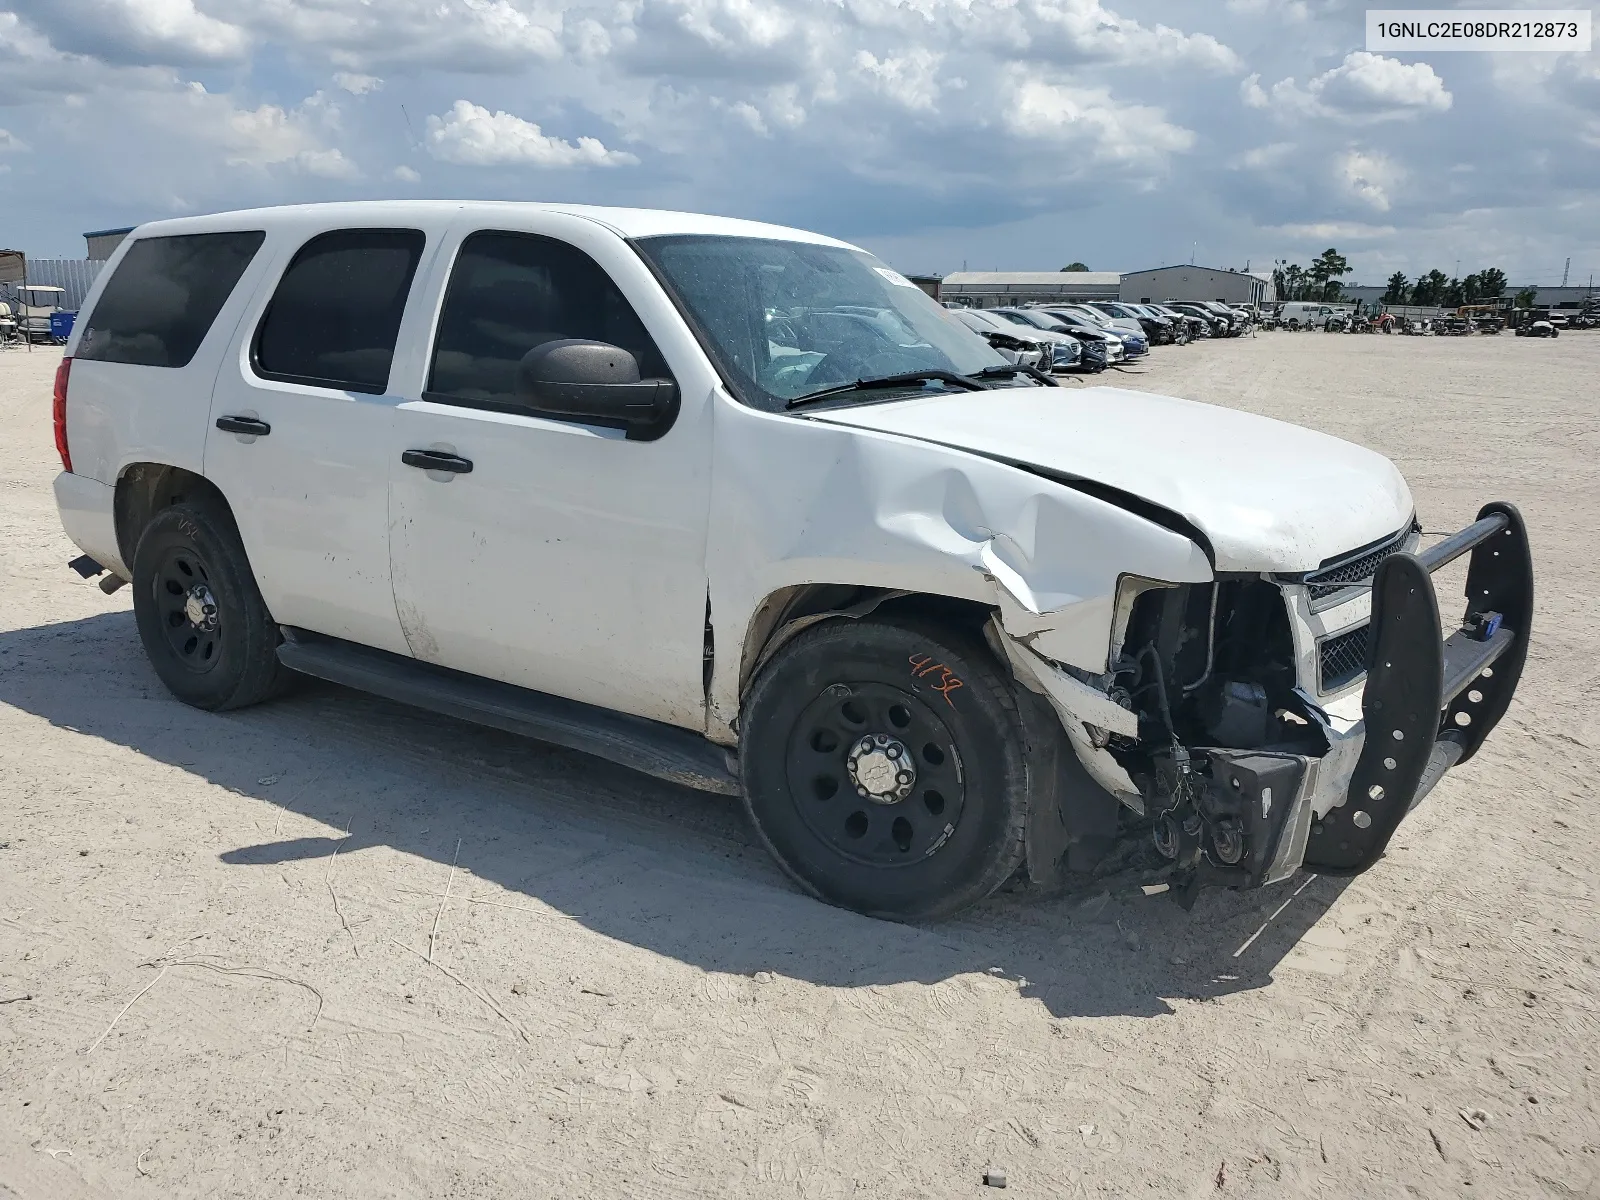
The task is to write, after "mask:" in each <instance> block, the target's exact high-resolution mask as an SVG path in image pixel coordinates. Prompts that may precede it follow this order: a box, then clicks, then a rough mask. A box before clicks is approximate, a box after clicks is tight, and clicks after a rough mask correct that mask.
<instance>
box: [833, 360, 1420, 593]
mask: <svg viewBox="0 0 1600 1200" xmlns="http://www.w3.org/2000/svg"><path fill="white" fill-rule="evenodd" d="M806 415H807V416H809V417H811V418H813V419H815V420H819V421H827V422H829V423H832V424H837V425H850V426H854V427H856V428H859V429H874V430H878V431H880V432H883V433H892V434H899V435H902V436H905V437H912V438H918V439H921V440H924V441H929V442H936V443H939V444H940V445H945V446H950V447H953V448H956V449H961V450H968V451H971V452H972V453H975V454H981V455H984V456H985V457H988V458H995V459H1001V460H1004V461H1007V462H1014V463H1019V464H1024V465H1027V466H1033V467H1037V468H1039V469H1041V470H1044V471H1050V472H1054V473H1056V474H1059V475H1063V476H1072V477H1074V478H1078V479H1085V480H1092V481H1094V482H1096V483H1100V484H1105V485H1107V486H1109V487H1114V488H1117V489H1119V490H1121V491H1124V492H1128V493H1131V494H1133V495H1135V496H1138V497H1140V498H1141V499H1144V500H1147V501H1149V502H1150V503H1152V504H1158V505H1160V506H1161V507H1163V508H1167V509H1170V510H1171V511H1173V512H1175V513H1178V514H1179V515H1181V516H1182V517H1184V518H1185V519H1186V520H1188V521H1189V522H1190V523H1191V524H1193V525H1194V526H1196V527H1197V528H1198V529H1200V530H1201V531H1202V532H1203V533H1204V534H1205V535H1206V537H1207V538H1208V539H1209V540H1210V542H1211V546H1212V550H1213V551H1214V553H1215V555H1216V567H1217V570H1219V571H1274V572H1279V571H1281V572H1294V571H1310V570H1315V569H1316V568H1317V567H1318V566H1320V565H1321V564H1322V563H1323V562H1324V561H1326V560H1327V559H1329V558H1332V557H1335V556H1337V555H1340V554H1343V553H1345V552H1347V551H1350V550H1354V549H1356V548H1357V547H1360V546H1364V545H1367V544H1368V543H1370V542H1374V541H1377V540H1378V539H1380V538H1382V537H1384V536H1385V535H1387V534H1391V533H1394V532H1395V531H1397V530H1399V529H1401V528H1402V527H1403V526H1405V525H1406V523H1407V522H1409V521H1410V520H1411V517H1412V512H1413V506H1412V501H1411V492H1410V489H1409V488H1407V487H1406V482H1405V480H1404V479H1403V478H1401V476H1400V472H1399V471H1398V470H1396V469H1395V466H1394V464H1393V463H1391V462H1390V461H1389V460H1388V459H1386V458H1384V457H1383V456H1382V455H1380V454H1375V453H1374V452H1373V451H1371V450H1367V449H1364V448H1362V447H1361V446H1356V445H1353V444H1351V443H1350V442H1345V441H1341V440H1340V439H1338V438H1335V437H1329V436H1328V435H1327V434H1323V433H1317V432H1315V431H1313V430H1310V429H1303V428H1301V427H1300V426H1298V425H1290V424H1287V423H1285V422H1283V421H1274V420H1272V419H1270V418H1268V417H1258V416H1255V415H1254V414H1252V413H1246V412H1239V411H1238V410H1236V409H1231V408H1219V407H1217V406H1216V405H1211V404H1201V403H1198V402H1197V401H1193V400H1179V399H1176V398H1174V397H1171V396H1157V395H1152V394H1150V393H1147V392H1133V391H1127V390H1124V389H1122V388H1113V387H1091V388H1082V389H1077V388H1074V389H1070V390H1069V389H1065V388H1042V387H1041V388H996V389H993V390H990V391H984V392H958V393H953V394H940V395H926V396H918V397H915V398H913V399H910V400H904V401H896V402H891V403H887V404H864V405H861V406H859V407H855V408H842V409H830V410H826V411H817V412H811V413H808V414H806Z"/></svg>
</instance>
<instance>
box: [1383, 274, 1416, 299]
mask: <svg viewBox="0 0 1600 1200" xmlns="http://www.w3.org/2000/svg"><path fill="white" fill-rule="evenodd" d="M1410 285H1411V281H1410V280H1409V279H1407V278H1406V277H1405V273H1404V272H1403V271H1396V272H1395V273H1394V274H1393V275H1391V276H1389V286H1388V288H1387V289H1386V290H1385V291H1384V293H1383V302H1384V303H1385V304H1404V303H1405V302H1406V296H1407V295H1408V294H1409V293H1410Z"/></svg>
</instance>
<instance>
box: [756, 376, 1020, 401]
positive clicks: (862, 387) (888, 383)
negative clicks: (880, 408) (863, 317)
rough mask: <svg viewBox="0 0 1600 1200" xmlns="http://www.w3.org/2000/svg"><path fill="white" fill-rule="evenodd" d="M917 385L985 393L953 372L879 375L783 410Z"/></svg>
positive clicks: (828, 390)
mask: <svg viewBox="0 0 1600 1200" xmlns="http://www.w3.org/2000/svg"><path fill="white" fill-rule="evenodd" d="M918 383H948V384H950V385H951V386H952V387H958V388H962V389H963V390H965V391H969V392H983V391H987V390H988V388H987V386H986V385H984V384H981V383H979V382H978V381H977V380H976V379H974V378H971V377H969V376H966V375H957V374H956V373H955V372H954V371H906V372H905V373H904V374H901V375H880V376H878V377H877V378H876V379H858V380H856V381H855V382H854V383H841V384H837V385H835V386H833V387H826V388H823V389H822V390H821V391H817V392H807V393H806V394H805V395H803V396H796V397H795V398H794V399H792V400H790V401H789V402H788V403H786V404H785V405H784V408H800V407H801V406H802V405H806V404H813V403H815V402H816V401H818V400H826V399H828V398H829V397H831V396H843V395H845V394H846V393H848V392H868V391H874V390H876V389H878V388H894V387H909V386H911V385H912V384H918Z"/></svg>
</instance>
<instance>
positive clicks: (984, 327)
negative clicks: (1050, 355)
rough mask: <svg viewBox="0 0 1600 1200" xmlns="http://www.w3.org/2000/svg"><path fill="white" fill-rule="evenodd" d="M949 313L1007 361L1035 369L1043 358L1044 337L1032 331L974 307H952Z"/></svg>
mask: <svg viewBox="0 0 1600 1200" xmlns="http://www.w3.org/2000/svg"><path fill="white" fill-rule="evenodd" d="M950 316H951V319H952V320H955V321H958V322H960V323H961V324H962V325H965V326H966V327H967V328H968V329H970V330H972V331H973V332H974V333H976V334H978V335H980V336H981V337H982V338H983V339H984V340H985V341H986V342H988V343H989V345H990V346H992V347H994V349H996V350H998V351H999V352H1000V355H1001V357H1003V358H1004V359H1005V360H1006V361H1007V362H1010V363H1016V364H1017V365H1018V366H1023V367H1033V368H1035V369H1037V368H1038V367H1039V366H1040V365H1041V364H1042V363H1043V362H1044V355H1045V344H1044V341H1043V340H1042V339H1041V338H1038V337H1035V336H1034V335H1033V333H1032V332H1024V331H1023V330H1020V329H1018V328H1016V327H1015V326H1013V325H1012V324H1011V322H1010V321H1002V320H1000V319H998V318H997V317H992V316H990V315H989V314H988V313H986V312H984V311H983V310H981V309H976V308H954V309H952V310H951V313H950Z"/></svg>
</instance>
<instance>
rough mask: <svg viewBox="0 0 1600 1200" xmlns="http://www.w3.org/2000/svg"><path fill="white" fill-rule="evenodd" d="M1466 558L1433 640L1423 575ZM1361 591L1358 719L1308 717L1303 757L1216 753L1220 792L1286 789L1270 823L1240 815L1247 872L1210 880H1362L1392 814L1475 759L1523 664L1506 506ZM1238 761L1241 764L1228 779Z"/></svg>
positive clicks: (1518, 562)
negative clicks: (1456, 594)
mask: <svg viewBox="0 0 1600 1200" xmlns="http://www.w3.org/2000/svg"><path fill="white" fill-rule="evenodd" d="M1469 552H1470V553H1471V555H1472V558H1471V562H1470V565H1469V567H1468V571H1467V587H1466V600H1467V603H1466V612H1465V614H1464V616H1463V619H1462V622H1461V626H1460V628H1458V629H1456V630H1455V631H1454V632H1452V633H1451V634H1450V635H1449V636H1448V637H1446V636H1445V635H1444V630H1443V627H1442V624H1441V621H1440V617H1439V601H1438V596H1437V594H1436V593H1435V591H1434V586H1433V579H1432V573H1433V572H1434V571H1437V570H1439V569H1440V568H1441V567H1443V566H1445V565H1446V564H1448V563H1451V562H1454V561H1455V560H1456V559H1458V558H1460V557H1461V556H1462V555H1464V554H1467V553H1469ZM1364 586H1367V585H1356V588H1360V587H1364ZM1370 586H1371V589H1372V618H1371V628H1372V635H1371V637H1370V639H1369V643H1368V644H1369V649H1368V656H1367V661H1366V668H1367V673H1366V683H1365V687H1364V688H1363V691H1362V693H1361V715H1360V717H1359V718H1356V717H1355V716H1354V713H1353V712H1351V713H1347V714H1345V715H1344V716H1342V717H1341V716H1339V715H1337V714H1336V713H1334V712H1333V711H1329V712H1325V713H1319V714H1317V715H1318V716H1319V718H1320V719H1321V720H1322V723H1323V729H1324V733H1325V734H1326V735H1327V738H1328V744H1329V749H1328V753H1327V754H1326V755H1325V756H1324V757H1322V758H1320V759H1311V760H1306V759H1303V758H1298V757H1297V756H1292V755H1282V756H1279V755H1260V754H1249V753H1247V752H1243V751H1224V752H1219V753H1220V754H1221V755H1222V756H1223V757H1224V758H1225V759H1226V761H1225V762H1218V763H1215V764H1213V769H1214V773H1217V774H1222V773H1224V772H1226V773H1228V774H1229V775H1230V776H1231V777H1232V778H1234V779H1237V780H1238V781H1239V783H1238V784H1235V785H1234V786H1235V787H1238V786H1239V785H1240V784H1242V785H1243V788H1242V790H1243V791H1244V793H1245V796H1246V797H1247V798H1255V799H1259V796H1258V795H1257V793H1259V792H1260V791H1261V790H1262V786H1263V785H1262V784H1261V783H1260V781H1259V780H1257V779H1256V775H1258V774H1261V775H1263V777H1264V775H1265V773H1266V772H1267V771H1268V769H1269V768H1270V769H1271V773H1274V774H1276V775H1278V776H1280V777H1281V778H1280V779H1279V782H1280V784H1284V783H1290V782H1291V780H1292V786H1293V788H1294V790H1293V791H1292V793H1290V794H1292V796H1293V800H1292V802H1291V803H1290V804H1288V805H1286V806H1280V808H1279V811H1278V813H1277V814H1276V817H1275V819H1274V814H1273V813H1272V812H1271V806H1270V804H1254V805H1251V806H1250V807H1249V808H1247V809H1246V812H1247V813H1248V814H1249V818H1250V820H1249V824H1250V825H1251V826H1252V828H1251V830H1250V832H1251V841H1252V843H1253V844H1254V845H1255V846H1257V847H1259V848H1260V849H1259V850H1258V852H1257V853H1255V854H1253V855H1252V856H1251V858H1252V861H1251V863H1250V868H1251V869H1249V871H1248V874H1249V876H1250V877H1249V878H1248V879H1247V880H1239V879H1237V878H1234V879H1230V880H1223V879H1217V880H1216V882H1232V883H1233V884H1234V886H1240V884H1241V883H1243V885H1244V886H1259V885H1260V884H1263V883H1273V882H1277V881H1278V880H1281V879H1285V878H1287V877H1288V876H1289V875H1292V874H1293V873H1294V871H1295V870H1296V868H1298V867H1299V866H1302V865H1303V866H1304V867H1306V868H1307V869H1308V870H1312V871H1316V872H1317V873H1319V874H1323V875H1355V874H1359V873H1360V872H1362V871H1365V870H1366V869H1367V868H1368V867H1370V866H1372V864H1373V863H1375V862H1377V860H1378V859H1379V858H1380V857H1382V855H1383V851H1384V848H1385V847H1386V846H1388V844H1389V839H1390V838H1391V837H1393V836H1394V832H1395V830H1396V829H1398V828H1399V826H1400V822H1401V821H1403V820H1404V819H1405V817H1406V815H1407V814H1408V813H1410V812H1411V810H1412V809H1414V808H1416V806H1417V805H1418V804H1420V803H1421V802H1422V800H1423V799H1424V798H1425V797H1426V796H1427V795H1428V793H1429V792H1431V791H1432V790H1433V788H1434V787H1435V786H1436V785H1437V784H1438V782H1439V780H1440V779H1442V778H1443V777H1444V774H1445V772H1446V771H1448V770H1449V769H1450V768H1452V767H1454V766H1456V765H1457V764H1458V763H1461V762H1465V761H1466V760H1467V759H1469V758H1471V757H1472V755H1473V754H1475V753H1476V752H1477V750H1478V747H1479V746H1481V745H1482V744H1483V741H1484V739H1485V738H1486V737H1488V735H1489V731H1490V730H1492V729H1493V728H1494V727H1495V725H1496V724H1498V723H1499V721H1500V718H1501V717H1503V716H1504V715H1505V712H1506V709H1507V707H1508V706H1509V705H1510V703H1511V697H1512V694H1513V693H1514V692H1515V691H1516V687H1517V682H1518V680H1519V679H1520V678H1521V676H1522V666H1523V662H1524V660H1525V659H1526V658H1527V653H1528V631H1529V625H1530V620H1531V617H1532V614H1533V562H1532V559H1531V557H1530V555H1529V551H1528V538H1527V531H1526V528H1525V527H1524V525H1523V522H1522V517H1521V515H1520V514H1519V513H1518V512H1517V510H1516V508H1515V507H1514V506H1513V505H1510V504H1489V505H1486V506H1485V507H1484V508H1483V509H1482V511H1480V512H1479V514H1478V519H1477V520H1476V521H1475V522H1473V524H1471V525H1469V526H1468V527H1467V528H1466V529H1463V530H1462V531H1461V532H1459V533H1457V534H1454V535H1452V536H1451V537H1448V538H1446V539H1445V540H1444V541H1442V542H1439V543H1438V544H1437V545H1434V546H1431V547H1429V548H1428V549H1426V550H1422V551H1419V552H1416V553H1409V552H1399V553H1395V554H1391V555H1390V556H1389V557H1387V558H1385V559H1384V560H1383V562H1382V563H1381V564H1380V565H1379V567H1378V570H1377V574H1376V575H1375V576H1374V577H1373V580H1372V582H1371V585H1370ZM1352 590H1355V589H1352ZM1267 759H1270V760H1282V761H1273V762H1268V761H1263V760H1267ZM1236 760H1249V761H1236ZM1241 766H1242V767H1246V768H1249V769H1248V770H1245V771H1243V772H1240V771H1239V770H1238V769H1237V768H1238V767H1241ZM1297 766H1298V767H1300V768H1303V769H1301V770H1298V771H1297V770H1296V767H1297ZM1252 789H1253V790H1252ZM1267 794H1268V795H1270V794H1271V792H1270V790H1269V791H1268V793H1267ZM1278 794H1279V795H1280V796H1281V795H1283V794H1284V792H1283V791H1282V790H1279V791H1278ZM1319 814H1320V815H1319ZM1206 873H1207V874H1209V873H1210V872H1206ZM1230 874H1237V873H1236V872H1232V873H1230Z"/></svg>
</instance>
